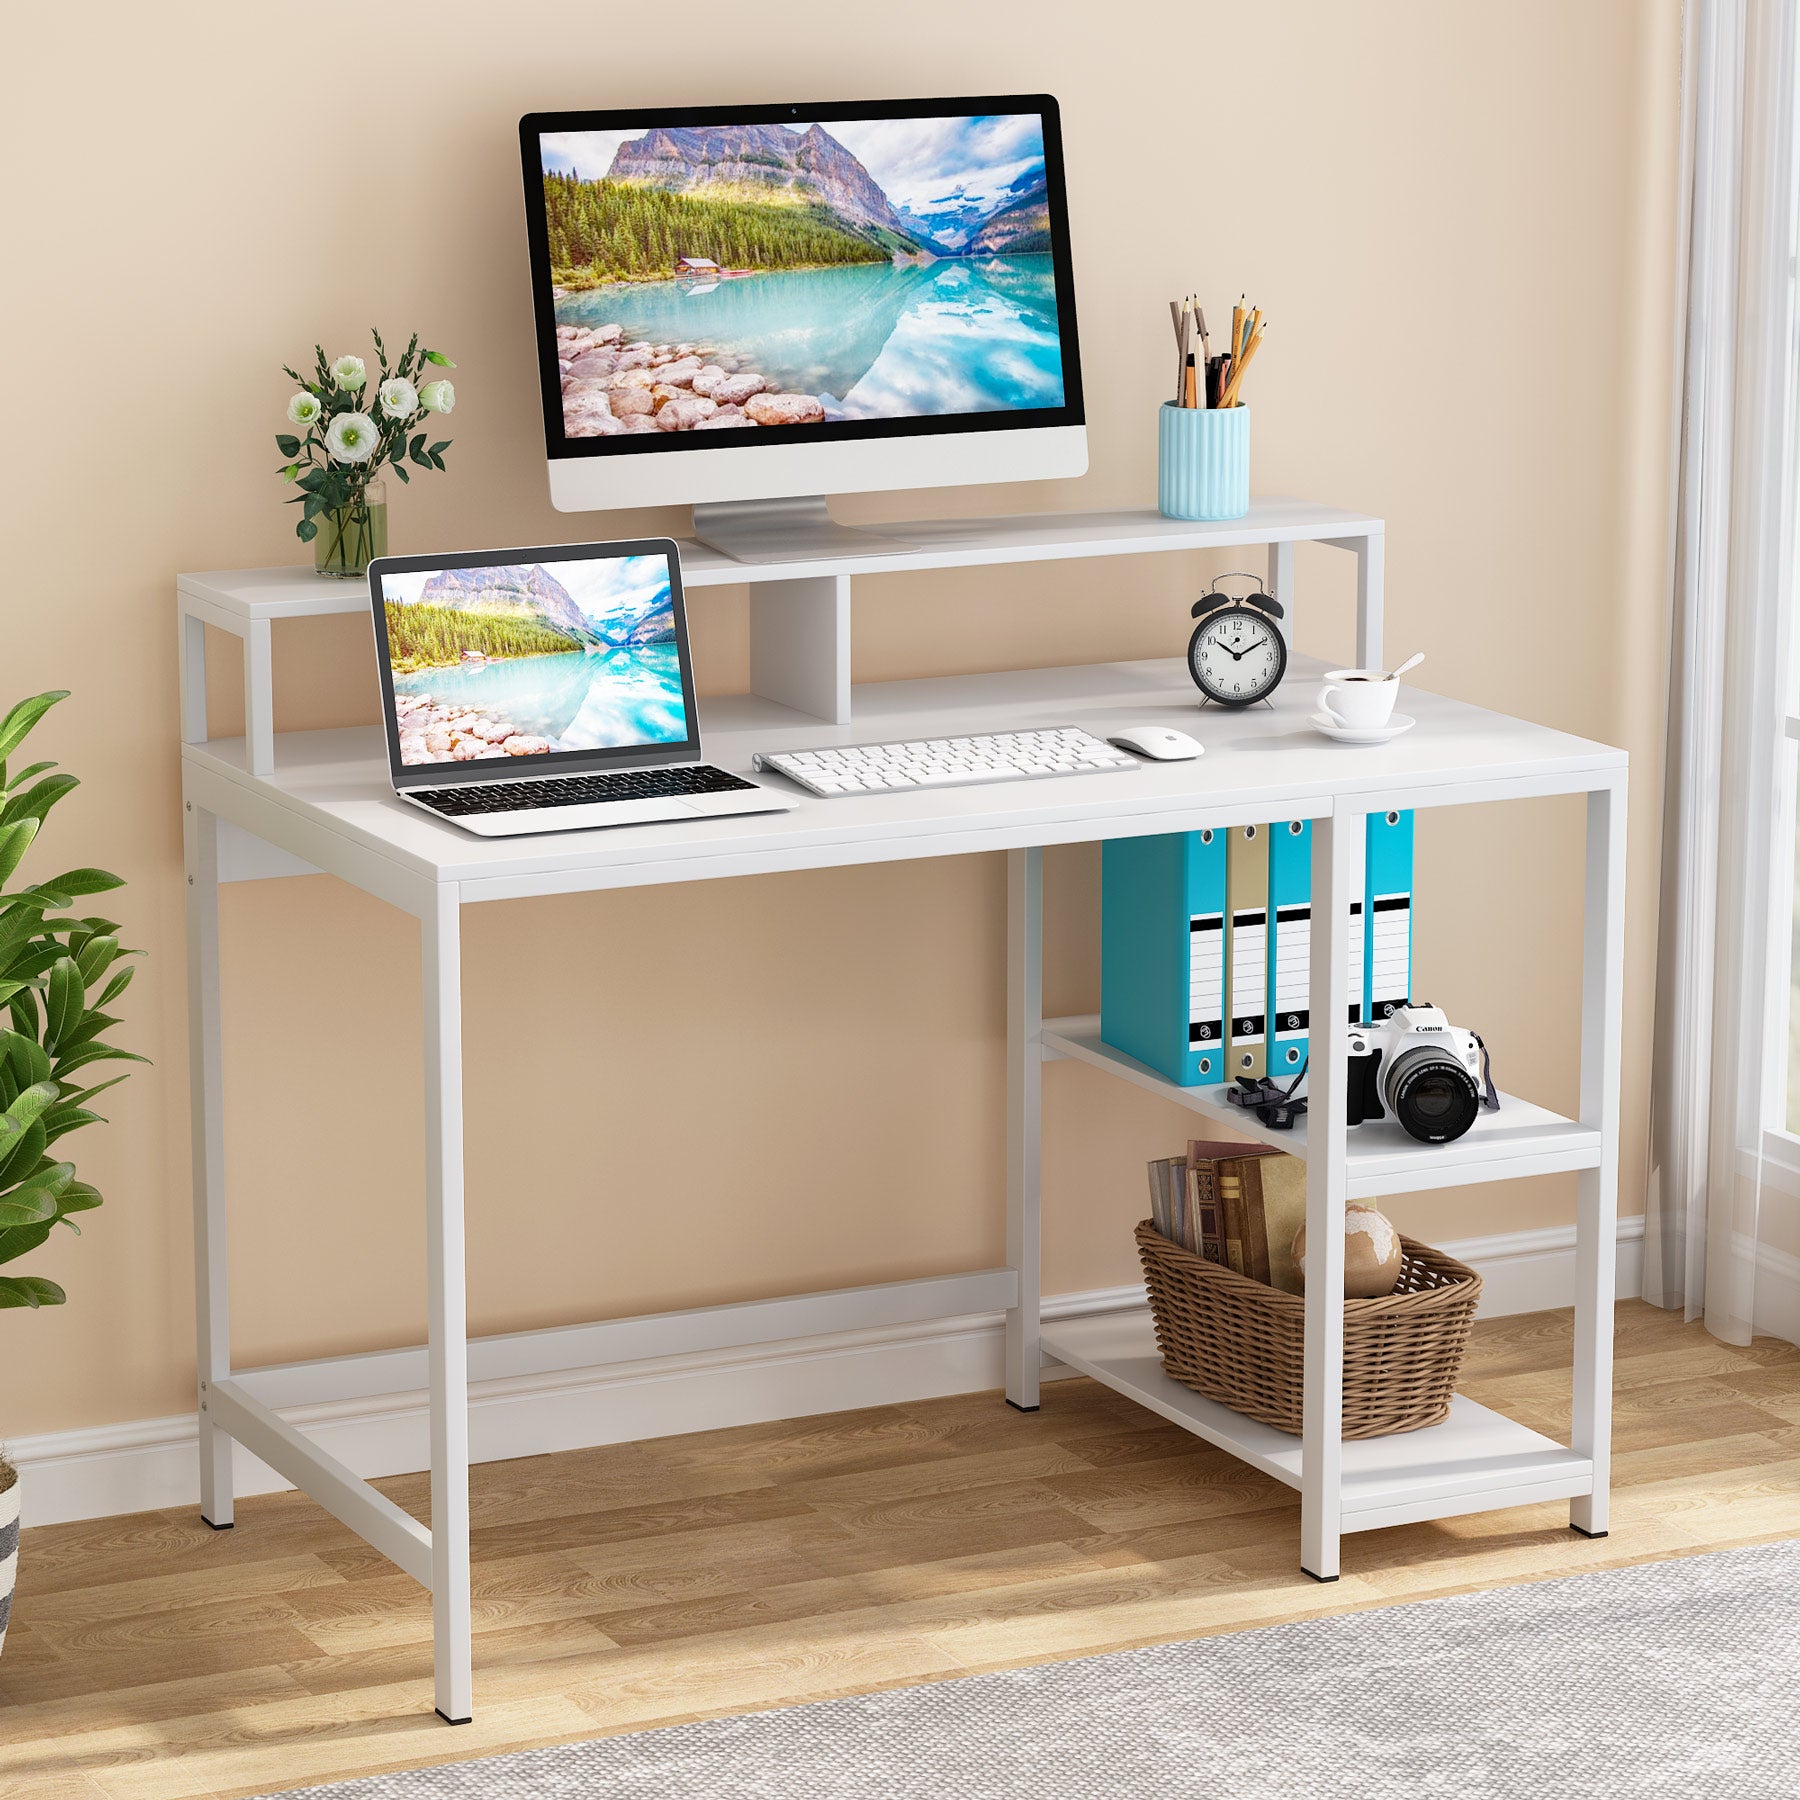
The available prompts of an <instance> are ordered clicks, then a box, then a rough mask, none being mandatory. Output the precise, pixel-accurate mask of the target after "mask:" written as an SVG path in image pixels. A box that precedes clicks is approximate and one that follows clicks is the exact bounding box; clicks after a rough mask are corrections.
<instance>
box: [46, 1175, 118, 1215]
mask: <svg viewBox="0 0 1800 1800" xmlns="http://www.w3.org/2000/svg"><path fill="white" fill-rule="evenodd" d="M56 1204H57V1205H58V1206H60V1207H61V1208H62V1210H63V1211H64V1212H66V1213H72V1212H92V1211H93V1210H94V1208H95V1207H96V1206H104V1205H105V1204H106V1202H105V1200H104V1199H103V1198H102V1197H101V1194H100V1190H99V1189H98V1188H97V1187H92V1186H90V1185H89V1184H88V1183H87V1182H85V1181H71V1182H70V1183H69V1185H68V1186H67V1187H66V1188H64V1189H63V1191H62V1192H61V1193H60V1194H58V1195H57V1197H56Z"/></svg>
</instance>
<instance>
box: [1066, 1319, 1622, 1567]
mask: <svg viewBox="0 0 1800 1800" xmlns="http://www.w3.org/2000/svg"><path fill="white" fill-rule="evenodd" d="M1043 1348H1044V1352H1045V1354H1046V1355H1048V1356H1051V1357H1054V1358H1055V1359H1056V1360H1057V1361H1058V1362H1061V1363H1066V1364H1067V1365H1068V1366H1069V1367H1070V1368H1072V1369H1076V1370H1079V1371H1080V1372H1081V1373H1082V1374H1083V1375H1089V1376H1092V1377H1093V1379H1094V1380H1096V1381H1101V1382H1104V1383H1105V1384H1106V1385H1107V1386H1108V1387H1110V1388H1113V1389H1115V1390H1117V1391H1118V1392H1119V1393H1121V1394H1124V1395H1126V1396H1127V1397H1128V1398H1129V1399H1132V1400H1135V1401H1137V1402H1138V1404H1139V1405H1140V1406H1147V1407H1149V1409H1150V1410H1151V1411H1152V1412H1154V1413H1159V1414H1160V1415H1161V1416H1162V1417H1163V1418H1165V1419H1167V1420H1169V1421H1170V1422H1171V1423H1172V1424H1175V1425H1179V1426H1181V1427H1182V1428H1183V1429H1184V1430H1187V1431H1191V1432H1193V1433H1194V1435H1195V1436H1196V1437H1202V1438H1205V1439H1206V1441H1207V1442H1208V1443H1211V1444H1216V1445H1218V1447H1219V1448H1220V1449H1222V1450H1228V1451H1230V1453H1231V1454H1232V1455H1233V1456H1235V1457H1237V1458H1239V1459H1240V1460H1241V1461H1243V1462H1246V1463H1248V1464H1249V1465H1250V1466H1251V1467H1252V1468H1255V1469H1260V1470H1261V1471H1262V1472H1263V1473H1264V1474H1265V1475H1272V1476H1274V1477H1275V1479H1276V1480H1277V1481H1284V1482H1286V1483H1287V1485H1288V1486H1289V1487H1292V1488H1298V1487H1299V1486H1300V1483H1301V1468H1300V1458H1301V1450H1300V1440H1299V1439H1298V1438H1296V1437H1290V1436H1288V1434H1287V1433H1286V1432H1283V1431H1276V1430H1275V1429H1274V1428H1273V1427H1272V1426H1269V1425H1262V1424H1259V1423H1258V1422H1257V1421H1256V1420H1254V1419H1247V1418H1245V1417H1244V1416H1243V1414H1242V1413H1235V1412H1233V1411H1232V1410H1231V1409H1230V1408H1229V1407H1227V1406H1220V1405H1219V1404H1218V1403H1217V1402H1216V1401H1213V1400H1208V1399H1206V1398H1205V1397H1204V1396H1202V1395H1200V1394H1196V1393H1195V1392H1194V1391H1193V1390H1192V1389H1191V1388H1186V1387H1183V1386H1182V1385H1181V1383H1180V1382H1178V1381H1172V1380H1170V1378H1169V1377H1168V1376H1167V1375H1165V1374H1164V1373H1163V1370H1162V1360H1161V1358H1160V1357H1159V1356H1158V1355H1157V1351H1156V1334H1155V1329H1154V1327H1153V1326H1152V1324H1151V1321H1150V1313H1149V1310H1148V1309H1147V1308H1145V1309H1143V1310H1140V1311H1136V1312H1120V1313H1103V1314H1100V1315H1099V1316H1097V1317H1093V1318H1086V1319H1070V1320H1061V1321H1058V1322H1057V1323H1055V1324H1053V1325H1049V1326H1046V1327H1045V1330H1044V1333H1043ZM1593 1486H1594V1465H1593V1463H1592V1462H1591V1461H1590V1460H1589V1459H1588V1458H1587V1457H1584V1456H1578V1455H1576V1453H1575V1452H1574V1451H1573V1450H1570V1449H1568V1448H1567V1447H1566V1446H1564V1445H1562V1444H1558V1443H1557V1442H1556V1441H1555V1440H1554V1439H1552V1438H1547V1437H1545V1436H1543V1435H1542V1434H1541V1433H1539V1432H1536V1431H1532V1430H1531V1429H1530V1428H1529V1427H1527V1426H1524V1425H1518V1424H1515V1423H1514V1422H1513V1421H1512V1420H1511V1419H1508V1418H1506V1417H1505V1416H1504V1415H1503V1414H1500V1413H1497V1412H1494V1411H1492V1410H1491V1409H1490V1408H1488V1407H1485V1406H1481V1405H1479V1404H1477V1403H1476V1402H1475V1401H1473V1400H1469V1399H1465V1398H1464V1397H1463V1396H1462V1395H1461V1394H1459V1395H1457V1397H1456V1398H1455V1399H1454V1400H1453V1401H1452V1402H1451V1405H1450V1416H1449V1418H1447V1419H1446V1420H1445V1421H1444V1422H1443V1424H1441V1425H1432V1426H1428V1427H1427V1428H1426V1429H1425V1430H1423V1431H1408V1432H1401V1433H1398V1434H1396V1435H1395V1436H1393V1437H1381V1438H1357V1439H1352V1440H1350V1441H1349V1442H1346V1443H1345V1444H1344V1446H1343V1473H1342V1482H1341V1487H1340V1492H1341V1496H1342V1502H1341V1503H1342V1508H1343V1529H1344V1530H1345V1531H1372V1530H1375V1529H1377V1528H1378V1527H1380V1526H1383V1525H1407V1524H1412V1523H1414V1522H1416V1521H1418V1520H1422V1519H1437V1518H1446V1517H1449V1516H1450V1515H1451V1514H1454V1513H1470V1512H1491V1511H1494V1510H1496V1509H1498V1508H1500V1507H1506V1506H1528V1505H1531V1504H1533V1503H1534V1502H1537V1501H1541V1500H1561V1499H1568V1498H1572V1497H1573V1496H1575V1495H1577V1494H1587V1493H1591V1492H1592V1491H1593Z"/></svg>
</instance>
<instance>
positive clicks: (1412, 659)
mask: <svg viewBox="0 0 1800 1800" xmlns="http://www.w3.org/2000/svg"><path fill="white" fill-rule="evenodd" d="M1424 660H1425V652H1424V651H1423V650H1421V651H1420V652H1419V654H1418V655H1417V656H1409V657H1408V658H1407V659H1406V661H1405V662H1403V663H1402V664H1401V665H1400V666H1399V668H1397V669H1389V670H1388V673H1387V678H1388V680H1389V681H1398V680H1399V679H1400V677H1401V676H1402V675H1404V674H1405V673H1406V671H1407V670H1408V669H1416V668H1417V667H1418V666H1419V664H1420V663H1422V662H1423V661H1424Z"/></svg>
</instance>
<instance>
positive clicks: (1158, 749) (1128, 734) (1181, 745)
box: [1107, 725, 1206, 762]
mask: <svg viewBox="0 0 1800 1800" xmlns="http://www.w3.org/2000/svg"><path fill="white" fill-rule="evenodd" d="M1107 741H1108V742H1109V743H1113V744H1117V745H1118V746H1119V748H1120V749H1121V750H1130V751H1132V752H1133V753H1135V754H1136V755H1138V756H1147V757H1149V758H1150V760H1151V761H1152V762H1191V761H1192V760H1193V758H1195V757H1196V756H1204V755H1205V754H1206V746H1205V745H1204V744H1197V743H1195V741H1194V740H1193V739H1192V738H1191V737H1189V736H1188V734H1187V733H1186V732H1185V731H1171V730H1170V729H1169V727H1168V726H1167V725H1139V726H1136V727H1134V728H1133V729H1132V730H1130V731H1121V732H1120V733H1119V734H1118V736H1117V737H1114V738H1109V739H1108V740H1107Z"/></svg>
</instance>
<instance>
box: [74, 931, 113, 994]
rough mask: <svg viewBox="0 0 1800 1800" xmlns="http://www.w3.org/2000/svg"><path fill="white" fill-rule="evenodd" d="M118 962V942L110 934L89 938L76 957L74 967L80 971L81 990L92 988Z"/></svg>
mask: <svg viewBox="0 0 1800 1800" xmlns="http://www.w3.org/2000/svg"><path fill="white" fill-rule="evenodd" d="M118 960H119V940H118V939H117V938H116V937H113V936H111V935H110V934H107V935H104V936H100V937H91V938H89V939H88V941H87V942H86V943H85V944H83V945H82V946H81V949H80V952H79V953H78V954H77V955H76V958H75V966H76V967H77V968H78V969H80V971H81V985H82V987H83V988H88V987H92V986H93V984H94V983H95V982H96V981H98V980H99V979H100V977H101V976H102V975H104V974H105V973H106V971H107V970H108V969H110V968H111V967H112V966H113V964H114V963H116V962H117V961H118Z"/></svg>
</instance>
